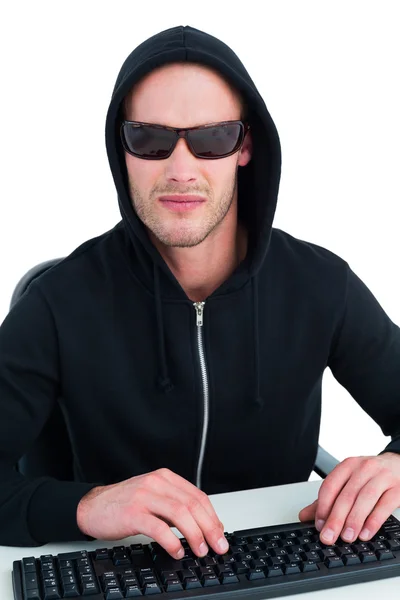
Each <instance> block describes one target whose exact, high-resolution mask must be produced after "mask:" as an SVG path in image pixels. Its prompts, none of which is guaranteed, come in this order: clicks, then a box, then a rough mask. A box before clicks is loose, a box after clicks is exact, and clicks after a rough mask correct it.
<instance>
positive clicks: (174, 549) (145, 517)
mask: <svg viewBox="0 0 400 600" xmlns="http://www.w3.org/2000/svg"><path fill="white" fill-rule="evenodd" d="M138 527H140V532H141V533H143V534H144V535H147V536H148V537H150V538H152V539H153V540H155V541H156V542H158V543H159V544H160V546H162V547H163V548H164V549H165V550H166V551H167V552H168V554H170V555H171V556H172V558H175V559H176V560H180V559H181V558H182V557H183V556H184V554H185V550H184V548H183V546H182V544H181V542H180V540H179V538H178V537H177V536H176V535H175V534H174V533H173V532H172V531H171V529H170V528H169V527H168V525H167V524H166V523H165V522H164V521H163V520H162V519H158V518H157V517H155V516H154V515H149V514H146V513H144V514H141V515H140V523H138Z"/></svg>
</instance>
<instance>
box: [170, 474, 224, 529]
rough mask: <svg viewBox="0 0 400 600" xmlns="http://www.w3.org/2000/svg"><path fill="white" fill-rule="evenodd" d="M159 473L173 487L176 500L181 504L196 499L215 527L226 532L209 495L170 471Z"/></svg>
mask: <svg viewBox="0 0 400 600" xmlns="http://www.w3.org/2000/svg"><path fill="white" fill-rule="evenodd" d="M159 472H160V475H161V477H163V478H164V479H165V480H166V481H168V482H169V483H170V484H171V485H172V486H173V488H174V490H175V491H174V493H173V497H174V498H177V499H178V500H180V501H181V502H187V501H188V498H189V497H194V498H195V499H196V500H197V501H198V502H200V504H201V505H202V506H203V508H204V510H205V511H206V513H207V514H208V516H209V517H210V519H211V520H212V521H213V523H215V526H217V525H219V526H220V528H221V529H222V531H224V525H223V523H222V522H221V521H220V519H219V518H218V516H217V513H216V512H215V509H214V507H213V505H212V504H211V501H210V499H209V497H208V496H207V494H205V493H204V492H202V491H201V490H199V488H197V487H196V486H195V485H193V484H192V483H190V481H187V479H184V478H183V477H181V476H180V475H178V474H177V473H174V472H173V471H171V470H170V469H159Z"/></svg>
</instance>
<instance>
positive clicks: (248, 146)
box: [238, 131, 253, 167]
mask: <svg viewBox="0 0 400 600" xmlns="http://www.w3.org/2000/svg"><path fill="white" fill-rule="evenodd" d="M252 154H253V139H252V137H251V131H248V132H247V134H246V137H245V138H244V142H243V145H242V147H241V149H240V152H239V160H238V166H239V167H245V166H246V165H247V163H249V162H250V160H251V157H252Z"/></svg>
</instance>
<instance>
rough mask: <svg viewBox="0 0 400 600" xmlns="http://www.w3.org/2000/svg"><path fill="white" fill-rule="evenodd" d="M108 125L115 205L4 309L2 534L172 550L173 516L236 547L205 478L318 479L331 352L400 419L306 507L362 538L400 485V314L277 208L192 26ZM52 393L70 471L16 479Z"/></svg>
mask: <svg viewBox="0 0 400 600" xmlns="http://www.w3.org/2000/svg"><path fill="white" fill-rule="evenodd" d="M181 138H183V139H181ZM88 143H89V144H90V140H89V141H88ZM106 143H107V151H108V156H109V161H110V166H111V171H112V174H113V177H114V181H115V185H116V189H117V192H118V200H119V205H120V210H121V214H122V221H121V223H119V224H118V225H117V226H116V227H115V228H113V229H112V230H110V231H109V232H107V233H105V234H104V235H102V236H100V237H98V238H96V239H93V240H90V241H88V242H86V243H84V244H83V245H82V246H81V247H79V248H78V249H76V250H75V251H74V252H73V253H72V254H71V255H70V256H69V257H67V258H66V259H64V260H63V261H62V262H60V263H59V264H57V265H56V266H55V267H53V268H52V269H51V270H50V271H48V272H46V273H45V274H44V275H43V276H41V277H40V278H39V279H38V280H36V281H34V282H33V284H32V285H31V286H30V288H29V290H28V291H27V293H26V294H25V295H24V296H23V297H22V298H21V300H20V301H19V302H18V303H17V305H16V306H15V307H14V308H13V310H12V311H11V312H10V314H9V315H8V317H7V318H6V320H5V321H4V323H3V325H2V328H1V335H0V409H1V414H2V421H1V424H0V460H1V471H0V474H1V485H0V543H2V544H12V545H37V544H41V543H45V542H49V541H56V540H57V541H61V540H79V539H80V540H85V539H92V538H99V539H121V538H124V537H126V536H128V535H133V534H136V533H144V534H146V535H149V536H150V537H152V538H154V539H155V540H156V541H157V542H159V543H160V544H161V545H162V546H163V547H164V548H165V549H166V550H167V551H168V552H169V553H170V554H171V555H172V556H174V557H178V558H179V557H180V556H181V554H180V553H182V546H181V543H180V541H179V539H178V538H177V537H176V535H175V534H174V533H173V532H172V531H171V529H170V526H171V525H173V526H176V527H177V528H178V529H179V531H180V532H181V533H182V534H183V535H184V536H185V537H186V538H187V540H188V542H189V544H190V546H191V548H192V550H193V551H194V553H195V554H197V555H198V556H203V555H204V554H205V553H206V552H207V551H208V548H209V547H212V548H213V549H214V550H215V551H216V552H219V553H223V552H225V551H226V549H227V547H226V540H225V539H224V535H223V531H224V528H223V524H222V523H221V522H220V520H219V517H218V516H217V515H216V514H215V511H214V509H213V507H212V505H211V503H210V501H209V498H208V495H209V494H212V493H218V492H225V491H233V490H238V489H246V488H257V487H261V486H266V485H278V484H285V483H290V482H294V481H302V480H307V479H308V477H309V475H310V472H311V471H312V468H313V465H314V460H315V456H316V451H317V445H318V434H319V424H320V410H321V383H322V377H323V373H324V370H325V368H326V367H327V366H329V367H330V368H331V370H332V372H333V374H334V375H335V377H336V378H337V380H338V381H339V382H340V383H341V384H342V385H344V386H345V387H346V388H347V389H348V390H349V392H350V393H351V394H352V395H353V397H354V398H355V400H356V401H357V402H358V403H359V404H360V405H361V406H362V408H363V409H364V410H366V411H367V412H368V413H369V414H370V415H371V417H372V418H374V419H375V421H376V422H377V423H378V424H379V425H380V426H381V428H382V430H383V432H384V434H386V435H391V436H393V438H394V439H393V441H392V442H391V443H390V444H389V445H388V446H387V448H386V449H385V450H384V451H383V453H382V454H381V455H379V456H378V457H358V458H349V459H347V460H345V461H344V462H343V463H341V464H340V465H339V466H338V467H337V468H336V469H335V470H334V471H333V472H332V473H331V474H330V475H329V476H328V478H327V480H326V481H325V482H324V483H323V485H322V486H321V492H320V494H319V498H318V499H317V501H316V502H315V503H314V504H313V505H311V506H310V507H306V508H304V509H303V511H302V512H301V513H300V518H301V519H303V520H304V519H305V520H308V519H314V518H315V519H316V524H317V527H318V529H319V530H320V531H321V538H322V540H323V541H325V542H326V543H332V542H334V541H335V539H336V538H337V536H338V535H342V536H344V539H346V540H348V541H352V540H354V539H355V538H356V537H357V536H358V535H359V534H360V536H361V537H362V539H370V538H371V537H372V535H373V534H374V533H375V532H376V530H377V529H378V528H379V526H380V525H381V523H382V522H383V521H384V520H385V519H386V518H387V517H388V516H389V514H390V513H391V512H392V511H393V510H394V509H395V508H396V507H397V506H399V505H400V458H399V455H398V454H399V452H400V437H399V432H400V409H399V395H400V369H399V358H400V331H399V328H398V327H397V326H396V325H395V324H394V323H392V322H391V321H390V319H389V318H388V316H387V315H386V314H385V313H384V311H383V310H382V308H381V307H380V306H379V304H378V303H377V301H376V300H375V298H374V297H373V295H372V294H371V292H369V290H368V289H367V288H366V287H365V285H364V284H363V283H362V282H361V281H360V279H359V278H358V277H357V276H356V275H355V274H354V273H353V272H352V271H351V269H350V267H349V265H348V264H347V263H346V262H345V261H344V260H342V259H341V258H339V257H338V256H336V255H335V254H333V253H331V252H329V251H328V250H325V249H324V248H321V247H319V246H316V245H314V244H311V243H307V242H304V241H301V240H297V239H295V238H293V237H292V236H290V235H289V234H286V233H284V232H283V231H280V230H277V229H273V228H272V222H273V217H274V213H275V208H276V202H277V194H278V187H279V178H280V164H281V155H280V145H279V138H278V134H277V131H276V129H275V126H274V123H273V121H272V119H271V117H270V115H269V113H268V110H267V108H266V106H265V103H264V101H263V100H262V98H261V97H260V95H259V93H258V91H257V89H256V87H255V85H254V83H253V82H252V80H251V79H250V77H249V75H248V73H247V72H246V70H245V68H244V66H243V65H242V64H241V62H240V61H239V59H238V58H237V56H236V55H235V54H234V53H233V52H232V50H230V49H229V48H228V47H227V46H226V45H225V44H223V43H222V42H221V41H219V40H217V39H216V38H214V37H212V36H209V35H207V34H205V33H203V32H201V31H199V30H197V29H193V28H191V27H175V28H172V29H170V30H167V31H164V32H161V33H160V34H158V35H155V36H153V37H152V38H150V39H149V40H147V41H145V42H144V43H143V44H141V45H140V46H139V47H138V48H136V49H135V50H134V51H133V52H132V54H131V55H130V56H129V57H128V58H127V59H126V61H125V63H124V65H123V66H122V68H121V71H120V73H119V76H118V78H117V82H116V85H115V89H114V92H113V96H112V99H111V103H110V107H109V110H108V115H107V124H106ZM58 399H59V401H60V403H61V406H62V410H63V413H64V416H65V420H66V423H67V427H68V431H69V435H70V438H71V443H72V447H73V452H74V469H75V481H56V480H54V479H51V478H49V477H41V478H37V479H29V478H24V477H23V476H22V475H21V474H19V473H17V472H16V471H15V470H14V465H15V463H16V462H17V460H18V458H19V457H20V456H21V455H22V454H23V453H24V452H25V451H26V450H27V449H28V448H29V446H30V445H31V444H32V443H33V441H34V440H35V438H36V437H37V436H38V434H39V432H40V430H41V428H42V427H43V425H44V423H45V422H46V419H47V418H48V415H49V414H50V412H51V410H52V408H53V406H54V404H55V403H56V402H57V400H58ZM348 529H350V530H351V531H346V530H348ZM362 530H363V531H362Z"/></svg>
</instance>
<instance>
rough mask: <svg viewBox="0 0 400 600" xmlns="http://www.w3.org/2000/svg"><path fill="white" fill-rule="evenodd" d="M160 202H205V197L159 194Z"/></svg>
mask: <svg viewBox="0 0 400 600" xmlns="http://www.w3.org/2000/svg"><path fill="white" fill-rule="evenodd" d="M160 201H161V202H205V198H203V196H193V195H185V196H183V195H182V196H177V195H175V196H161V197H160Z"/></svg>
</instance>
